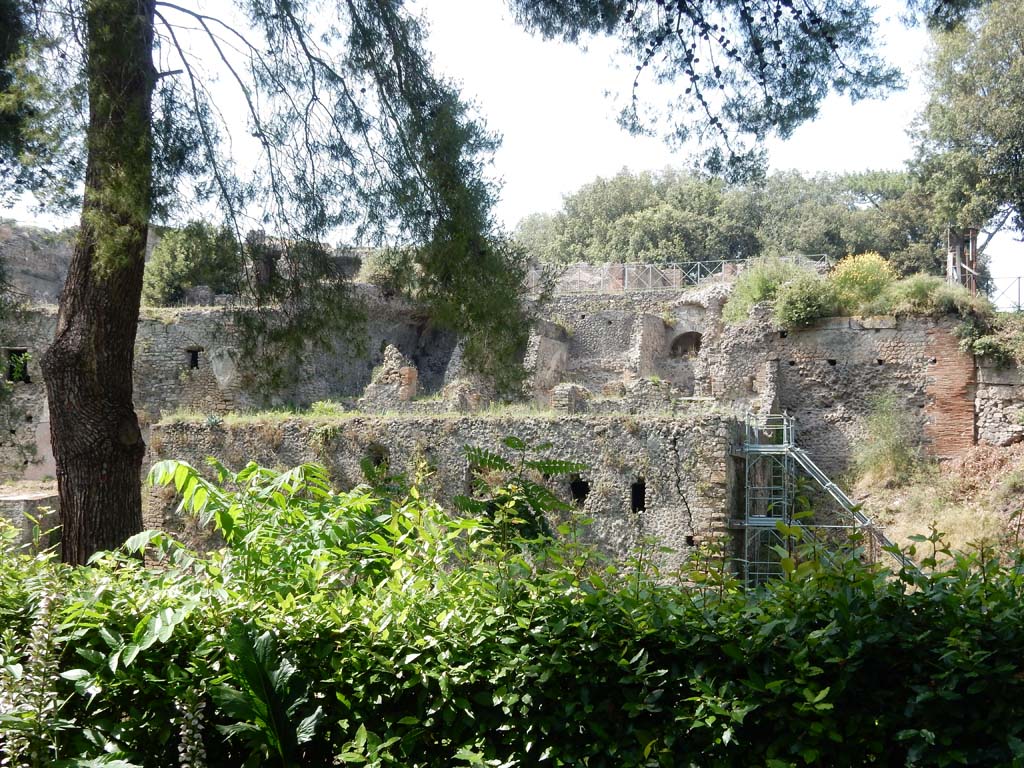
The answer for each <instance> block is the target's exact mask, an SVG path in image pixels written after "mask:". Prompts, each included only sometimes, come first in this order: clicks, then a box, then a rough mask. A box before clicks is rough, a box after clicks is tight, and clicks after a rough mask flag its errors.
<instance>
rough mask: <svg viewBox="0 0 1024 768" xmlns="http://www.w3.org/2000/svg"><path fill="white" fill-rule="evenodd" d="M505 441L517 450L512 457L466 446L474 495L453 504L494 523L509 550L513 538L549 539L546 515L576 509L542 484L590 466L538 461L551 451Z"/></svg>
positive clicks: (515, 439)
mask: <svg viewBox="0 0 1024 768" xmlns="http://www.w3.org/2000/svg"><path fill="white" fill-rule="evenodd" d="M502 442H503V444H504V445H505V447H506V448H509V449H511V450H512V451H513V458H511V459H508V458H505V457H504V456H501V455H500V454H498V453H495V452H493V451H490V450H487V449H486V448H478V447H474V446H466V448H465V452H466V458H467V460H468V461H469V465H470V468H471V469H472V470H473V472H474V475H475V477H476V482H477V488H476V489H475V490H476V494H475V495H474V496H472V497H470V496H458V497H456V499H455V505H456V506H457V507H458V508H459V509H460V510H462V511H463V512H466V513H467V514H471V515H475V516H477V517H487V518H489V519H491V520H493V521H494V523H495V525H496V527H497V529H498V531H499V537H500V539H501V541H502V542H503V543H504V544H505V545H506V546H507V545H508V543H509V542H510V541H511V540H512V539H513V538H525V539H537V538H542V537H543V538H550V536H551V535H552V529H551V524H550V521H549V520H548V519H547V515H548V514H549V513H554V512H560V513H568V512H571V511H572V506H571V505H569V504H567V503H566V502H565V501H563V500H562V499H560V498H559V497H558V496H557V495H556V494H555V493H554V492H553V491H552V490H551V489H550V488H548V486H547V485H546V484H545V483H544V482H542V481H541V480H542V479H543V480H547V479H548V478H551V477H558V476H563V475H571V474H573V473H579V472H583V471H584V470H586V468H587V467H586V465H585V464H580V463H577V462H573V461H565V460H562V459H547V458H540V457H539V456H538V455H537V454H540V453H542V452H544V451H546V450H548V449H549V448H550V447H551V446H550V444H541V445H530V444H529V443H527V442H526V441H524V440H522V439H520V438H518V437H511V436H510V437H506V438H505V439H504V440H503V441H502ZM485 473H486V474H485Z"/></svg>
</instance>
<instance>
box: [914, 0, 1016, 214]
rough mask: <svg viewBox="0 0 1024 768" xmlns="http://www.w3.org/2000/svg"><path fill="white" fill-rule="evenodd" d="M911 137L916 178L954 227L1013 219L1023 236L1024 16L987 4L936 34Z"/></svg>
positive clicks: (998, 0) (1009, 0) (1005, 1)
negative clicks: (916, 147) (961, 23)
mask: <svg viewBox="0 0 1024 768" xmlns="http://www.w3.org/2000/svg"><path fill="white" fill-rule="evenodd" d="M927 72H928V75H929V86H930V95H929V100H928V104H927V106H926V107H925V110H924V114H923V115H922V120H921V125H920V129H919V131H918V134H917V138H918V142H919V156H918V160H917V166H918V172H919V173H920V174H921V175H922V176H923V177H924V178H926V179H927V183H928V186H929V188H930V190H931V191H932V194H933V196H934V199H935V201H936V205H937V208H938V212H939V214H940V215H941V216H942V217H943V218H944V220H946V221H948V222H950V223H956V224H959V225H960V226H978V225H979V224H985V223H986V222H988V221H990V220H992V219H995V223H996V224H999V225H1001V224H1002V223H1005V222H1007V221H1008V220H1010V219H1012V222H1013V225H1014V226H1015V228H1016V229H1018V230H1021V231H1024V16H1022V14H1021V6H1020V3H1019V2H1017V1H1016V0H991V2H988V3H986V4H985V5H984V6H983V7H982V8H981V9H980V10H978V11H977V12H975V13H972V14H971V15H970V16H969V19H968V23H967V24H966V25H964V26H961V27H957V28H954V29H952V30H949V31H945V32H940V33H937V34H936V36H935V41H934V47H933V49H932V51H931V53H930V58H929V63H928V67H927Z"/></svg>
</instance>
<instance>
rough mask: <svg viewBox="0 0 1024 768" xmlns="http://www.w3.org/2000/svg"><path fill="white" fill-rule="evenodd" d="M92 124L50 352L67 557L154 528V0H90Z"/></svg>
mask: <svg viewBox="0 0 1024 768" xmlns="http://www.w3.org/2000/svg"><path fill="white" fill-rule="evenodd" d="M84 6H85V13H86V36H87V61H86V77H87V80H88V90H89V125H88V131H87V136H86V146H87V152H88V162H87V166H86V177H85V194H84V200H83V205H82V220H81V228H80V230H79V234H78V240H77V242H76V244H75V250H74V255H73V256H72V259H71V265H70V267H69V270H68V276H67V281H66V282H65V284H64V290H63V292H62V293H61V299H60V308H59V312H58V316H57V332H56V336H55V339H54V342H53V345H52V346H51V347H50V348H49V350H47V352H46V354H45V355H44V356H43V359H42V369H43V374H44V378H45V380H46V390H47V396H48V398H49V408H50V439H51V441H52V444H53V453H54V458H55V459H56V465H57V486H58V492H59V495H60V515H61V523H62V525H63V530H62V551H63V558H64V560H65V562H69V563H84V562H85V561H86V560H87V559H88V558H89V556H90V555H92V554H93V553H94V552H96V551H98V550H102V549H112V548H115V547H118V546H120V545H121V544H122V543H123V542H124V540H125V539H126V538H127V537H128V536H130V535H132V534H134V533H137V532H138V531H140V530H142V496H141V489H140V479H141V470H142V457H143V454H144V452H145V444H144V443H143V440H142V434H141V432H140V430H139V422H138V419H137V418H136V415H135V408H134V403H133V401H132V366H133V363H134V349H135V333H136V328H137V326H138V319H139V302H140V297H141V295H142V273H143V268H144V265H145V250H146V234H147V228H148V224H149V213H150V205H151V192H152V169H153V165H152V127H151V100H152V93H153V88H154V84H155V72H154V67H153V59H152V56H153V54H152V50H153V16H154V7H155V5H154V0H86V2H85V3H84Z"/></svg>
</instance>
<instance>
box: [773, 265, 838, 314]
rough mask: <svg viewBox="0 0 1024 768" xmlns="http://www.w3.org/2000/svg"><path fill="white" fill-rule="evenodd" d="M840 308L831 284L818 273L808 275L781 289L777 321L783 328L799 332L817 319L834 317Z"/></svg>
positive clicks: (802, 275)
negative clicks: (802, 327) (801, 327)
mask: <svg viewBox="0 0 1024 768" xmlns="http://www.w3.org/2000/svg"><path fill="white" fill-rule="evenodd" d="M838 308H839V301H838V298H837V296H836V291H835V288H834V287H833V285H832V283H831V282H829V281H828V280H826V279H825V278H823V277H821V276H820V275H818V274H817V273H815V272H805V273H803V274H800V275H797V276H796V277H795V278H793V279H792V280H791V281H789V282H788V283H785V284H784V285H783V286H782V287H781V288H779V290H778V292H777V294H776V297H775V321H776V322H777V323H778V324H779V325H781V326H782V327H784V328H798V327H800V326H804V325H808V324H810V323H812V322H814V321H815V320H817V319H818V318H821V317H831V316H832V315H834V314H836V312H837V311H838Z"/></svg>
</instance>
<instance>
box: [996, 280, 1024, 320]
mask: <svg viewBox="0 0 1024 768" xmlns="http://www.w3.org/2000/svg"><path fill="white" fill-rule="evenodd" d="M1022 283H1024V278H1021V277H993V278H992V287H991V288H989V292H988V295H989V298H990V299H991V300H992V303H993V304H995V305H996V309H1000V310H1002V311H1003V312H1024V304H1022V299H1024V285H1022Z"/></svg>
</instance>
